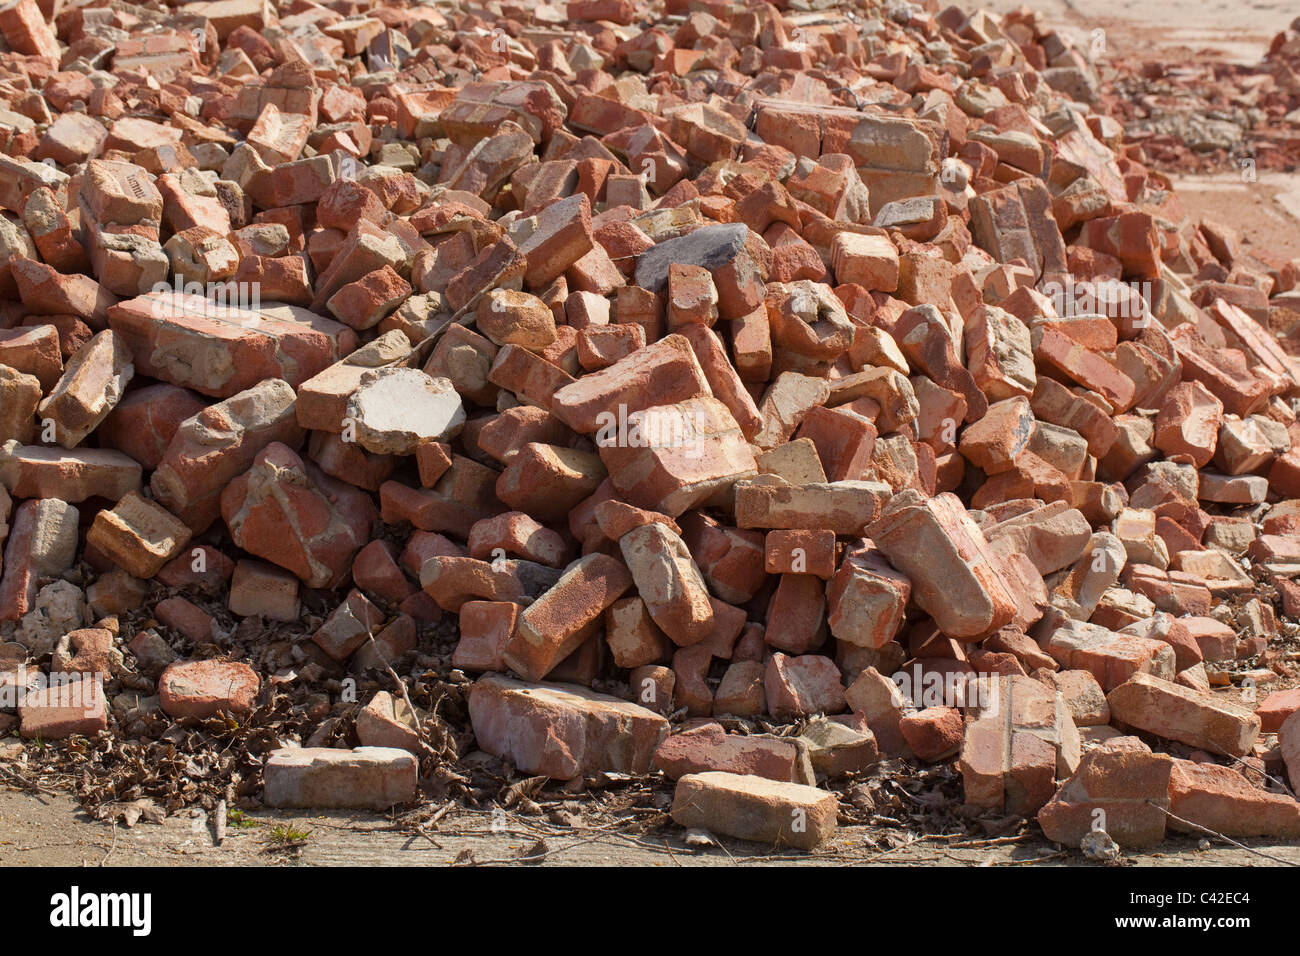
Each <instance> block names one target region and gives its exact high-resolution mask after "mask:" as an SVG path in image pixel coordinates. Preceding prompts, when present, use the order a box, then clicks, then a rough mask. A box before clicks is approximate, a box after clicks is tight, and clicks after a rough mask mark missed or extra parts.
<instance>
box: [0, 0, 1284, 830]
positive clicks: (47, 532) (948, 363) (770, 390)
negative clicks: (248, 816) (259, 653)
mask: <svg viewBox="0 0 1300 956" xmlns="http://www.w3.org/2000/svg"><path fill="white" fill-rule="evenodd" d="M814 6H817V7H821V6H822V5H820V4H814ZM56 11H59V12H57V16H54V15H53V14H54V13H55V12H56ZM0 33H2V34H3V37H4V40H5V41H6V43H7V46H8V48H9V50H10V51H12V52H8V53H4V54H0V71H3V78H4V79H3V82H4V90H5V94H6V102H7V108H6V109H5V110H3V111H2V112H0V130H3V131H4V135H5V145H4V155H0V207H3V209H4V214H3V216H0V237H2V239H0V241H3V243H4V247H5V256H4V265H3V267H2V269H0V286H2V289H0V291H3V294H4V296H5V301H4V302H2V303H0V440H3V442H4V444H3V447H2V449H0V518H4V519H6V520H5V521H0V539H3V538H4V537H5V536H6V534H7V539H8V540H7V543H6V544H5V548H4V563H3V570H2V572H0V574H2V577H0V620H3V622H4V623H3V625H2V628H3V629H2V630H0V637H2V638H3V640H4V641H5V642H7V643H5V644H4V645H3V651H4V657H3V661H4V667H5V670H4V675H5V676H4V678H3V681H4V682H3V683H0V690H4V691H6V695H7V696H6V698H5V700H6V702H7V704H6V707H5V710H4V712H0V721H3V722H4V724H3V726H5V727H6V728H14V727H16V729H17V730H18V732H19V733H20V734H21V735H23V736H24V737H28V738H40V739H42V740H44V741H51V740H56V739H59V738H66V737H69V736H71V735H96V734H133V733H139V732H141V730H140V728H142V727H146V726H147V725H148V721H147V720H146V719H145V718H146V717H152V718H159V717H160V716H161V719H162V720H163V722H164V723H165V724H170V723H172V722H179V723H182V724H184V723H186V722H192V721H201V720H204V719H208V718H212V717H214V716H216V715H220V714H227V715H230V716H231V717H233V718H234V719H235V720H239V719H240V718H241V717H246V716H247V715H248V714H249V713H250V712H251V711H252V710H253V709H254V707H255V706H257V702H258V701H261V700H265V699H266V698H267V696H268V695H272V694H274V693H276V687H277V686H278V685H280V684H283V683H284V682H286V681H288V680H290V679H291V678H290V677H289V676H286V674H285V673H283V672H280V671H276V672H274V673H272V672H268V671H266V670H265V669H263V671H262V673H259V672H258V671H257V670H255V669H254V668H253V667H251V666H250V665H249V663H248V662H247V661H246V660H237V659H234V660H232V659H229V657H230V655H229V654H226V655H223V654H222V653H221V652H220V651H221V647H222V646H223V645H224V646H225V647H227V648H229V647H230V646H231V645H230V643H229V633H227V632H226V631H225V630H224V628H225V627H226V625H227V624H229V622H231V621H240V622H242V621H248V620H250V619H254V620H261V621H269V622H284V623H285V625H286V626H291V625H293V624H295V623H297V624H301V623H302V622H303V621H304V620H309V619H310V615H309V614H308V612H307V608H308V607H312V608H319V607H321V606H324V607H325V609H326V610H325V613H323V614H321V615H320V618H319V620H317V621H315V622H314V623H313V626H312V628H311V630H310V631H308V632H307V633H304V634H302V635H300V639H297V640H295V641H293V642H292V643H291V646H286V647H285V648H283V650H284V655H283V664H282V667H283V669H284V671H286V672H287V671H288V670H291V669H292V670H295V671H298V672H301V673H307V672H308V671H311V672H312V673H315V674H317V675H323V676H324V677H328V678H330V679H333V680H334V681H335V684H334V686H335V687H338V686H340V685H339V681H340V680H341V679H342V678H344V677H345V675H347V674H349V673H353V674H355V673H358V672H361V671H365V670H367V669H380V670H383V669H385V668H389V667H391V666H392V665H397V666H401V662H403V661H405V660H409V659H410V657H411V656H412V655H414V654H418V653H420V652H421V651H422V650H427V648H428V642H429V640H430V634H431V632H432V631H433V629H435V627H436V626H438V625H439V623H440V621H441V622H443V623H444V624H445V623H447V622H450V621H453V620H454V621H455V622H456V624H457V625H458V631H457V636H458V637H457V642H456V643H455V646H454V650H453V651H452V652H451V655H450V660H449V662H448V666H449V667H450V668H452V669H454V671H453V673H458V674H459V675H461V677H463V679H464V681H465V682H466V684H467V685H469V690H468V712H469V723H470V725H471V729H472V732H473V735H474V738H475V740H476V745H477V747H478V748H479V749H480V750H481V751H483V752H485V753H486V754H488V755H492V756H494V757H495V758H500V759H502V760H504V761H507V762H508V764H509V765H511V766H513V767H514V768H516V769H517V770H518V771H519V772H522V773H526V774H531V775H541V776H546V777H549V778H555V779H557V780H566V781H573V780H577V781H579V782H581V780H582V779H589V778H593V777H599V776H601V775H609V774H615V775H618V774H625V775H645V774H648V773H662V774H663V775H665V776H666V777H667V778H668V779H669V780H673V781H675V788H676V789H675V796H674V799H673V803H672V811H671V812H672V817H673V819H674V820H675V821H676V822H677V823H679V824H680V825H682V826H686V827H704V828H706V829H708V830H710V831H712V832H714V833H719V834H728V835H732V836H737V837H743V838H749V839H755V840H765V841H771V842H777V843H783V844H785V845H793V846H797V847H804V848H807V847H812V846H815V845H817V844H818V843H820V842H822V841H824V840H825V839H827V838H828V837H829V836H830V835H831V834H832V832H833V830H834V828H835V825H836V817H837V798H836V794H835V792H834V791H833V790H832V789H830V784H829V783H828V782H833V781H835V780H837V779H839V778H841V777H843V776H844V775H862V776H864V777H865V776H866V775H870V774H871V773H872V771H873V767H876V766H877V764H878V763H879V761H881V760H882V758H888V759H890V760H894V759H902V760H906V761H911V762H914V763H917V764H927V763H929V764H934V763H940V762H949V761H955V764H956V767H957V769H958V770H959V771H960V776H961V780H962V785H963V789H964V794H965V801H966V805H967V806H968V807H969V808H970V809H971V810H972V811H973V812H988V813H990V814H994V815H999V816H1001V815H1019V816H1023V817H1027V818H1033V817H1035V815H1036V816H1037V820H1038V822H1039V823H1040V824H1041V826H1042V829H1043V831H1044V832H1045V833H1046V835H1047V836H1048V837H1049V838H1050V839H1052V840H1055V841H1059V842H1061V843H1063V844H1066V845H1068V846H1070V847H1072V848H1073V847H1078V846H1079V845H1080V844H1081V842H1082V841H1084V840H1085V838H1087V839H1092V840H1094V842H1095V840H1096V839H1098V838H1097V837H1096V836H1090V833H1091V832H1092V831H1094V830H1099V831H1104V832H1105V833H1106V834H1108V836H1109V838H1110V839H1112V840H1113V841H1116V842H1117V843H1118V844H1120V845H1124V846H1135V845H1142V844H1149V843H1152V842H1155V841H1158V840H1160V839H1161V838H1162V837H1163V836H1164V834H1165V833H1166V830H1167V828H1169V827H1172V828H1174V829H1186V830H1190V831H1192V832H1198V831H1197V828H1208V829H1210V830H1213V831H1215V832H1218V833H1223V834H1228V835H1232V836H1246V835H1270V836H1284V837H1297V836H1300V803H1297V802H1296V800H1295V799H1294V798H1293V796H1291V795H1290V794H1289V793H1288V792H1286V776H1287V769H1288V764H1289V770H1290V779H1291V784H1292V786H1295V785H1296V784H1297V783H1300V715H1297V714H1296V712H1297V711H1298V710H1300V691H1294V690H1292V691H1281V690H1277V688H1280V687H1281V686H1282V685H1283V684H1284V683H1285V682H1286V680H1287V679H1288V678H1290V677H1292V676H1293V669H1292V667H1291V665H1290V664H1289V663H1288V661H1294V660H1295V658H1296V654H1295V652H1294V644H1293V643H1292V644H1290V645H1289V646H1290V648H1291V650H1290V651H1289V652H1288V650H1287V647H1288V645H1287V643H1286V642H1287V640H1288V639H1289V638H1290V637H1291V636H1292V635H1293V634H1294V631H1295V626H1294V625H1293V624H1291V623H1288V622H1289V621H1290V620H1294V619H1295V618H1296V616H1297V615H1300V583H1297V581H1296V580H1295V578H1296V576H1297V575H1298V574H1300V446H1297V447H1296V449H1295V450H1294V451H1293V450H1292V440H1293V437H1300V426H1298V425H1297V421H1296V411H1297V407H1296V403H1295V400H1296V398H1298V397H1300V365H1298V364H1297V362H1296V360H1295V359H1294V358H1293V357H1292V354H1291V352H1289V351H1288V350H1287V349H1288V348H1289V347H1290V346H1291V345H1292V344H1294V343H1292V342H1288V341H1285V340H1283V341H1279V339H1278V338H1277V337H1276V336H1275V335H1273V334H1272V333H1271V332H1270V331H1269V329H1270V325H1271V324H1272V322H1271V320H1272V319H1273V317H1274V316H1275V314H1285V313H1287V312H1288V311H1289V310H1291V309H1292V308H1294V307H1295V302H1296V300H1297V297H1298V296H1300V269H1298V268H1297V265H1298V264H1297V263H1289V264H1283V265H1282V266H1280V267H1278V268H1273V269H1267V268H1264V267H1262V266H1260V265H1259V264H1258V263H1256V262H1254V261H1253V260H1250V259H1248V258H1246V257H1245V256H1244V255H1243V254H1242V252H1241V250H1240V244H1239V241H1238V240H1237V238H1236V237H1234V236H1233V235H1231V233H1229V232H1228V231H1227V230H1225V229H1223V228H1221V227H1219V226H1216V225H1215V224H1213V223H1189V222H1184V221H1181V219H1180V218H1179V217H1177V216H1174V215H1172V211H1173V210H1174V209H1176V207H1174V206H1172V205H1171V203H1172V202H1173V199H1172V195H1171V194H1170V193H1169V192H1168V190H1166V189H1165V188H1164V186H1163V180H1162V179H1161V178H1160V177H1159V176H1158V175H1156V174H1154V173H1149V172H1148V171H1147V170H1146V169H1145V168H1144V167H1143V166H1142V165H1141V164H1140V163H1139V162H1137V161H1136V160H1135V159H1134V158H1133V156H1132V155H1130V150H1129V149H1128V148H1127V147H1124V146H1123V145H1122V144H1121V143H1120V131H1119V129H1118V126H1117V124H1116V123H1114V122H1113V121H1111V120H1107V119H1104V118H1102V117H1099V116H1097V115H1095V114H1094V113H1093V112H1092V111H1091V110H1090V108H1089V107H1088V106H1087V105H1086V104H1085V103H1083V102H1081V100H1086V99H1087V98H1088V96H1087V93H1088V91H1089V90H1090V89H1092V88H1094V87H1095V84H1096V77H1095V75H1094V74H1093V71H1092V67H1091V65H1090V64H1089V62H1088V60H1087V58H1086V57H1085V56H1084V55H1082V54H1081V53H1080V52H1079V51H1076V50H1075V49H1073V48H1071V47H1070V46H1069V44H1068V43H1066V42H1065V41H1063V39H1062V38H1061V37H1059V36H1058V35H1057V34H1055V33H1054V32H1052V31H1050V30H1048V29H1046V28H1045V27H1043V26H1042V25H1041V24H1040V23H1039V22H1038V20H1037V19H1036V18H1035V17H1034V16H1033V15H1032V14H1029V13H1020V14H1012V15H1009V16H1008V17H1007V18H1006V19H1004V20H1002V21H999V20H997V19H995V18H993V17H992V16H990V15H987V14H985V13H979V12H977V13H973V14H967V13H965V12H962V11H961V10H958V9H957V8H951V7H950V8H947V9H944V10H942V11H940V10H939V9H938V8H937V7H936V6H933V5H930V6H928V7H923V6H909V5H907V4H903V3H891V4H889V5H882V4H877V3H874V2H873V3H848V4H843V5H840V6H836V7H826V8H825V9H816V10H809V9H803V7H802V6H801V5H796V4H791V5H790V6H789V7H785V6H773V5H769V4H765V3H748V4H746V3H736V2H728V0H690V2H687V0H667V2H666V3H665V4H659V3H655V4H647V3H634V2H632V0H576V2H572V3H568V4H567V5H556V4H547V3H544V4H509V3H498V2H493V3H489V4H486V5H483V6H475V5H473V4H452V3H433V4H420V5H406V4H400V3H395V4H385V5H382V6H373V7H371V6H367V5H363V4H355V3H350V2H345V0H340V2H336V3H333V4H328V5H319V4H316V3H312V2H309V0H293V2H291V3H283V4H279V5H273V4H271V3H269V2H268V0H215V2H196V3H188V4H185V5H183V6H182V7H180V8H179V9H170V8H164V7H161V6H157V5H152V6H147V7H146V6H133V5H131V4H128V3H122V2H116V0H114V2H112V3H107V2H100V0H90V2H89V3H85V4H80V5H75V6H71V5H69V6H67V7H65V8H60V6H59V5H58V4H57V3H54V2H45V0H42V2H37V0H17V2H12V3H9V4H8V5H6V6H4V7H3V8H2V9H0ZM1211 265H1212V266H1213V267H1214V268H1213V269H1212V270H1210V271H1211V273H1212V274H1211V275H1210V276H1209V277H1208V278H1195V277H1196V276H1198V275H1199V274H1201V273H1202V272H1203V271H1204V270H1205V268H1206V267H1207V266H1211ZM1297 351H1300V350H1297ZM11 510H12V513H11ZM214 602H215V603H214ZM1279 608H1280V612H1281V614H1280V616H1281V618H1282V620H1279ZM282 643H285V644H288V643H289V642H282ZM393 673H395V671H393ZM56 675H65V677H66V675H85V677H84V679H83V680H81V681H80V682H78V686H79V688H80V689H82V690H84V691H86V692H85V693H84V694H83V696H82V699H80V700H78V701H75V702H73V701H70V699H69V687H71V686H73V685H72V684H70V683H69V682H68V681H67V680H65V679H64V677H60V678H59V679H57V680H56V679H55V676H56ZM94 675H98V676H100V677H102V678H103V679H104V680H103V682H96V681H94V680H92V679H91V678H92V676H94ZM87 688H89V689H87ZM96 688H98V690H96ZM1256 688H1259V692H1260V696H1259V697H1258V698H1256V697H1255V696H1254V695H1255V693H1256ZM1255 704H1258V706H1257V707H1256V706H1254V705H1255ZM316 716H317V719H319V720H325V719H327V718H328V719H331V720H333V719H336V718H338V717H340V716H343V717H346V718H347V720H348V721H352V722H354V725H355V727H354V736H353V737H351V738H349V739H350V741H351V742H352V743H354V744H356V745H357V746H354V747H350V748H344V747H337V748H330V747H317V746H310V745H309V746H285V747H283V748H281V749H279V750H277V751H275V752H274V753H272V754H271V755H270V756H269V757H268V758H267V759H266V763H265V767H264V776H263V781H264V795H263V799H264V800H265V802H266V803H267V804H269V805H272V806H311V807H330V806H363V807H364V806H373V807H388V806H391V805H393V804H397V803H405V802H410V801H413V800H415V799H416V796H417V784H418V780H417V775H418V773H419V769H418V761H417V759H416V758H417V756H418V755H420V754H421V753H422V746H423V736H422V729H421V728H422V723H421V719H422V718H421V715H420V714H419V713H413V712H412V708H411V705H410V702H409V698H407V696H406V695H405V694H403V693H400V692H399V693H389V692H380V693H377V694H375V695H374V697H373V699H369V700H364V701H355V702H349V701H347V700H346V699H345V698H343V697H342V696H338V695H336V696H335V698H334V699H332V700H328V701H325V702H324V704H323V706H322V707H321V708H320V709H319V713H318V714H317V715H316ZM760 721H761V722H762V723H761V724H760V723H759V722H760ZM758 729H767V730H769V731H774V732H768V733H758V732H754V731H756V730H758ZM311 742H312V741H310V740H309V741H308V743H309V744H310V743H311ZM286 743H292V742H286ZM297 743H298V744H301V743H302V741H297ZM1098 811H1100V814H1099V813H1098ZM1099 821H1100V824H1099Z"/></svg>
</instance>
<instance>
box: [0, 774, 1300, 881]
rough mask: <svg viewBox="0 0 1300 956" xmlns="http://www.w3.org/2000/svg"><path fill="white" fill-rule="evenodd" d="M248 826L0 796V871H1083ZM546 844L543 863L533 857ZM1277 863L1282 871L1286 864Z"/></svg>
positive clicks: (668, 845) (1205, 853) (350, 820)
mask: <svg viewBox="0 0 1300 956" xmlns="http://www.w3.org/2000/svg"><path fill="white" fill-rule="evenodd" d="M246 822H247V825H245V826H229V827H228V828H227V831H226V837H225V840H224V841H223V842H222V844H221V846H216V845H215V843H214V838H213V829H212V826H211V823H210V821H208V820H207V819H206V817H204V816H203V815H202V814H201V813H199V814H195V815H193V816H190V815H187V814H180V815H178V816H175V817H169V818H167V820H165V821H164V822H163V823H161V824H149V823H145V822H140V823H137V824H136V825H135V826H134V827H131V828H127V827H124V826H121V825H120V824H119V825H118V826H117V827H109V826H106V825H104V824H102V823H98V822H96V821H93V820H90V819H88V818H87V817H86V816H85V815H84V814H82V813H81V812H80V811H79V810H78V808H77V806H76V804H75V803H74V802H73V801H72V800H71V799H69V798H67V797H63V796H47V795H44V794H41V795H29V794H22V793H13V792H0V866H331V865H348V866H445V865H467V863H466V861H465V859H464V858H463V857H462V858H461V860H460V861H459V863H458V860H457V858H458V856H460V855H461V854H463V853H465V852H466V851H468V852H469V853H472V854H473V860H474V862H475V863H477V864H478V865H517V864H518V863H520V862H531V863H535V864H537V865H544V866H579V865H585V866H670V867H671V866H734V865H738V864H744V865H786V866H790V865H794V866H811V865H833V866H843V865H877V864H878V865H898V864H904V865H907V864H913V865H917V864H926V865H932V866H1062V865H1082V866H1093V865H1101V864H1089V863H1087V862H1086V861H1085V860H1083V859H1082V858H1081V857H1080V856H1079V854H1078V853H1064V852H1062V851H1060V850H1059V849H1058V848H1057V847H1055V846H1054V845H1053V844H1051V843H1048V842H1047V841H1045V840H1044V839H1043V838H1042V837H1041V836H1037V837H1034V836H1027V837H1025V838H1024V839H1020V840H1015V842H1001V843H993V844H991V845H980V846H962V845H950V843H949V841H946V840H944V839H943V838H934V837H931V838H924V839H922V840H921V841H919V842H916V843H912V844H908V845H903V846H900V847H897V848H893V849H883V850H882V849H881V848H880V847H877V846H873V845H872V844H871V843H869V842H868V840H869V839H870V840H873V841H880V840H882V839H884V838H885V837H886V835H887V833H894V834H897V832H898V831H884V830H878V829H875V828H870V827H842V828H840V830H839V832H838V833H837V834H836V836H835V838H834V839H833V840H831V841H830V842H829V843H827V844H825V845H824V846H822V847H820V848H819V849H818V850H817V851H816V852H815V853H810V854H805V853H800V852H798V851H788V850H787V851H783V850H780V849H777V850H774V849H772V848H771V847H767V846H760V845H758V844H754V843H746V842H744V841H742V840H732V839H729V838H717V842H718V844H719V845H718V846H714V847H705V848H697V847H692V846H687V845H686V843H685V842H684V840H683V837H684V832H683V831H682V830H681V828H679V827H676V826H673V825H671V824H669V825H665V826H660V827H657V828H654V829H651V830H649V831H648V832H647V833H645V834H643V835H640V836H636V837H630V836H626V835H623V834H620V833H618V832H616V831H613V832H611V831H602V830H600V829H586V828H582V827H581V826H578V827H558V826H552V825H549V824H546V823H542V822H538V820H537V818H530V817H522V816H518V815H514V814H511V815H509V816H508V819H507V823H506V827H507V829H506V830H505V831H504V832H499V833H494V832H493V831H492V829H491V823H490V819H489V817H488V815H487V814H485V813H476V812H472V811H465V810H453V811H452V812H450V813H448V814H447V815H446V816H445V817H443V818H442V819H441V820H439V821H438V823H437V825H436V828H431V829H429V830H428V832H427V836H420V835H417V834H413V833H410V832H394V831H393V830H391V829H385V828H386V827H388V826H390V823H389V821H388V820H387V819H385V818H383V817H382V816H379V815H377V814H373V813H329V814H321V813H280V812H274V811H262V812H257V813H253V814H249V815H248V816H247V820H246ZM277 826H282V827H292V828H294V829H295V830H303V831H307V832H308V833H309V835H308V836H307V838H306V840H305V841H303V843H302V845H301V846H299V847H296V848H292V849H280V848H277V844H276V843H275V842H274V840H273V839H272V836H271V835H272V833H273V831H274V830H275V828H276V827H277ZM538 840H544V841H545V845H546V850H547V852H546V853H545V858H544V859H543V858H537V859H531V860H526V861H521V860H520V859H519V858H520V857H528V856H529V855H530V854H531V855H532V856H534V857H541V855H542V852H541V851H540V850H536V849H534V848H535V847H536V845H537V842H538ZM1247 842H1248V843H1250V844H1251V845H1252V847H1253V848H1254V849H1256V850H1257V851H1259V852H1261V853H1265V854H1268V855H1269V856H1271V857H1274V858H1276V859H1268V858H1266V857H1264V856H1257V855H1254V854H1251V853H1247V852H1246V851H1243V850H1237V849H1233V848H1231V847H1213V848H1205V849H1202V848H1201V847H1200V844H1199V841H1198V840H1196V839H1194V838H1190V837H1174V838H1170V839H1168V840H1167V841H1166V842H1165V843H1164V844H1163V845H1162V847H1161V849H1160V851H1159V852H1155V853H1140V854H1139V853H1128V854H1125V855H1124V857H1123V864H1124V865H1127V866H1195V867H1201V866H1224V865H1247V866H1282V865H1285V863H1289V864H1290V865H1292V866H1295V865H1300V845H1295V846H1288V845H1286V844H1271V843H1269V842H1268V841H1256V840H1251V841H1247ZM1283 861H1285V863H1284V862H1283Z"/></svg>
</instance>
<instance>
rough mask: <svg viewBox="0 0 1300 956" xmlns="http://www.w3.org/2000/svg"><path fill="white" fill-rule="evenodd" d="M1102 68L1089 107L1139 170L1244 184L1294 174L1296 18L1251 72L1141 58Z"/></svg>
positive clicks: (1299, 158)
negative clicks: (1238, 178)
mask: <svg viewBox="0 0 1300 956" xmlns="http://www.w3.org/2000/svg"><path fill="white" fill-rule="evenodd" d="M1107 66H1108V67H1112V68H1113V75H1110V76H1109V77H1108V80H1107V81H1105V82H1102V83H1101V84H1100V86H1099V88H1098V89H1097V90H1095V91H1093V92H1094V94H1095V95H1094V96H1093V97H1092V98H1091V99H1090V102H1092V103H1094V105H1095V106H1096V107H1097V109H1098V110H1100V111H1101V112H1104V113H1106V114H1107V115H1108V116H1111V117H1113V118H1114V119H1115V120H1117V121H1118V122H1120V123H1122V124H1123V126H1124V134H1125V137H1124V138H1125V143H1127V144H1131V145H1135V146H1140V147H1141V148H1142V152H1141V153H1140V154H1139V155H1140V156H1141V157H1142V158H1143V159H1144V160H1145V161H1146V162H1148V163H1150V164H1153V165H1158V166H1159V167H1160V168H1161V169H1163V170H1172V169H1180V170H1196V171H1200V172H1207V173H1212V172H1219V173H1222V172H1237V173H1239V174H1242V175H1243V178H1245V179H1246V181H1248V182H1250V181H1254V177H1257V176H1258V175H1259V174H1260V173H1262V172H1263V171H1265V170H1285V171H1290V170H1294V169H1295V168H1296V167H1297V166H1300V17H1298V18H1297V19H1296V20H1294V21H1293V22H1292V23H1291V25H1290V27H1289V28H1288V29H1286V30H1283V31H1282V32H1281V33H1279V34H1277V35H1276V36H1275V37H1274V38H1273V41H1272V43H1270V44H1269V46H1268V49H1267V51H1266V52H1264V55H1263V57H1262V59H1261V60H1260V61H1259V62H1258V63H1256V64H1250V63H1231V62H1220V61H1216V60H1213V59H1209V60H1205V61H1197V60H1195V59H1194V60H1192V61H1191V62H1188V61H1187V60H1186V59H1183V58H1180V57H1176V56H1164V57H1159V56H1157V57H1155V58H1152V57H1151V56H1150V55H1148V54H1144V55H1142V56H1122V57H1116V58H1114V59H1108V60H1107Z"/></svg>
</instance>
